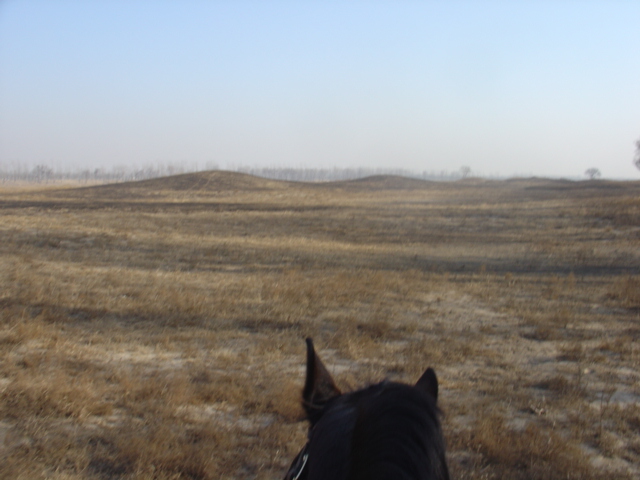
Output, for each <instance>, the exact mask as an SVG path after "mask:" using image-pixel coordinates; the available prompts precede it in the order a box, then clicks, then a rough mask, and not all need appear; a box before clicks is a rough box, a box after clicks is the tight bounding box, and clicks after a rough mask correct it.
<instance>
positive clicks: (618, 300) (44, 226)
mask: <svg viewBox="0 0 640 480" xmlns="http://www.w3.org/2000/svg"><path fill="white" fill-rule="evenodd" d="M307 336H311V337H313V338H314V341H315V344H316V348H317V349H318V351H319V353H320V355H321V356H322V358H323V359H324V360H325V361H326V364H327V366H328V367H329V369H330V370H331V372H332V374H333V375H334V376H335V377H336V379H337V380H338V383H339V385H340V386H341V387H342V388H343V389H350V388H357V387H359V386H361V385H364V384H367V383H372V382H375V381H379V380H381V379H383V378H390V379H393V380H401V381H407V382H413V381H415V380H417V378H418V376H419V375H420V374H421V373H422V371H423V370H424V369H425V368H426V367H427V366H429V365H430V366H433V367H434V368H435V370H436V372H437V373H438V376H439V380H440V391H441V400H440V403H441V407H442V409H443V425H444V431H445V437H446V441H447V446H448V459H449V464H450V468H451V471H452V476H453V478H456V479H596V478H607V479H609V478H619V479H624V478H640V467H639V465H640V346H639V342H638V340H639V339H640V183H638V182H626V183H616V182H608V181H594V182H568V181H559V180H543V179H526V180H525V179H523V180H509V181H484V180H465V181H460V182H453V183H429V182H422V181H414V180H408V179H402V178H395V177H372V178H368V179H363V180H358V181H351V182H339V183H330V184H296V183H286V182H277V181H270V180H264V179H259V178H255V177H250V176H247V175H241V174H235V173H228V172H207V173H199V174H187V175H181V176H176V177H169V178H164V179H158V180H149V181H144V182H138V183H127V184H118V185H105V186H93V187H87V188H70V187H64V188H48V189H40V190H38V189H37V188H35V187H34V188H20V189H15V188H14V189H5V190H0V478H2V479H40V478H51V479H65V480H71V479H167V480H168V479H279V478H282V477H283V475H284V472H285V471H286V469H287V467H288V465H289V463H290V461H291V460H292V458H293V456H294V455H295V454H296V453H297V451H298V449H299V448H300V447H301V446H302V445H303V444H304V441H305V435H306V424H305V423H304V422H303V421H301V419H302V410H301V408H300V406H299V404H298V399H299V395H300V390H301V388H302V383H303V380H304V364H305V356H304V355H305V344H304V338H305V337H307Z"/></svg>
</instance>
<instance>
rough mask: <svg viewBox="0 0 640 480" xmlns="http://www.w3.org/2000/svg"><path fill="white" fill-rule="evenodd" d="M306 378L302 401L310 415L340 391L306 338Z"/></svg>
mask: <svg viewBox="0 0 640 480" xmlns="http://www.w3.org/2000/svg"><path fill="white" fill-rule="evenodd" d="M306 341H307V378H306V380H305V382H304V389H303V390H302V403H303V406H304V408H305V410H306V411H307V415H308V416H309V417H312V416H313V414H314V413H317V412H318V411H319V410H321V409H322V407H324V405H325V404H326V403H327V402H328V401H329V400H331V399H332V398H335V397H337V396H339V395H341V394H342V393H341V392H340V390H339V389H338V387H336V384H335V383H334V381H333V378H331V374H330V373H329V371H328V370H327V368H326V367H325V366H324V364H323V363H322V361H321V360H320V357H318V355H317V354H316V351H315V349H314V348H313V341H312V340H311V339H310V338H307V340H306Z"/></svg>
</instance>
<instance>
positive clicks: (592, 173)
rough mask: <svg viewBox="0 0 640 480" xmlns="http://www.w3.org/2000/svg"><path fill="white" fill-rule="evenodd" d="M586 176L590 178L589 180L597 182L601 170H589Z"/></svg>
mask: <svg viewBox="0 0 640 480" xmlns="http://www.w3.org/2000/svg"><path fill="white" fill-rule="evenodd" d="M584 174H585V175H586V176H587V177H589V180H595V179H596V178H600V175H601V174H600V170H598V169H597V168H587V170H586V171H585V172H584Z"/></svg>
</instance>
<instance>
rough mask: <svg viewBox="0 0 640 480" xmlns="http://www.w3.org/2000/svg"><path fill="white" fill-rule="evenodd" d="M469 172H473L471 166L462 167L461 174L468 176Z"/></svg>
mask: <svg viewBox="0 0 640 480" xmlns="http://www.w3.org/2000/svg"><path fill="white" fill-rule="evenodd" d="M469 174H471V167H468V166H467V165H464V166H462V167H460V175H462V178H467V177H468V176H469Z"/></svg>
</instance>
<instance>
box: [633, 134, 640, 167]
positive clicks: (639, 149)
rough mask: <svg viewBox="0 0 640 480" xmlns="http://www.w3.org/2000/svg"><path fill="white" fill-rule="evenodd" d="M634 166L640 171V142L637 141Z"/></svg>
mask: <svg viewBox="0 0 640 480" xmlns="http://www.w3.org/2000/svg"><path fill="white" fill-rule="evenodd" d="M633 164H634V165H635V166H636V167H637V168H638V170H640V140H636V154H635V156H634V158H633Z"/></svg>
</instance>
